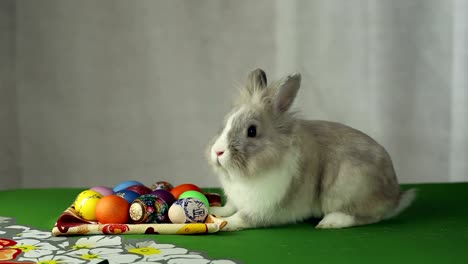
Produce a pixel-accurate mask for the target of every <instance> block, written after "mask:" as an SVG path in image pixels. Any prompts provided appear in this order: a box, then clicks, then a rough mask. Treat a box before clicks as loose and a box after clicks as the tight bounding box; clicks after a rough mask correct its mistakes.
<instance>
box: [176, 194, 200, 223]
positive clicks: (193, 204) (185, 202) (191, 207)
mask: <svg viewBox="0 0 468 264" xmlns="http://www.w3.org/2000/svg"><path fill="white" fill-rule="evenodd" d="M168 215H169V220H170V221H171V222H172V223H174V224H183V223H203V222H205V219H206V217H207V216H208V208H207V207H206V205H205V204H204V203H203V202H202V201H200V200H198V199H196V198H184V199H180V200H177V201H176V202H175V203H173V204H172V206H171V207H170V208H169V213H168Z"/></svg>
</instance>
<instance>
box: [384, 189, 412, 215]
mask: <svg viewBox="0 0 468 264" xmlns="http://www.w3.org/2000/svg"><path fill="white" fill-rule="evenodd" d="M415 198H416V189H410V190H407V191H404V192H402V193H401V194H400V199H399V202H398V206H397V207H396V208H395V209H394V210H393V211H391V212H390V213H389V214H387V215H386V216H385V217H384V219H389V218H392V217H395V216H397V215H399V214H400V213H401V212H403V211H404V210H405V209H406V208H408V207H409V206H410V205H411V203H412V202H413V201H414V199H415Z"/></svg>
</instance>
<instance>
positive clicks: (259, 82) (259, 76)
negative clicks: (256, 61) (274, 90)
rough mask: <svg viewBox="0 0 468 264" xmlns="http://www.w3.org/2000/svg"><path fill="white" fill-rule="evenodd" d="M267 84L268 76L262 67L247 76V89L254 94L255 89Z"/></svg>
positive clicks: (262, 87)
mask: <svg viewBox="0 0 468 264" xmlns="http://www.w3.org/2000/svg"><path fill="white" fill-rule="evenodd" d="M266 86H267V77H266V74H265V71H263V70H262V69H255V70H253V71H252V72H251V73H249V76H248V77H247V85H246V88H247V91H248V92H249V93H250V94H251V95H252V94H253V93H254V92H255V91H258V90H262V89H264V88H265V87H266Z"/></svg>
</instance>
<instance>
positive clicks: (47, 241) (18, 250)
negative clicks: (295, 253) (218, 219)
mask: <svg viewBox="0 0 468 264" xmlns="http://www.w3.org/2000/svg"><path fill="white" fill-rule="evenodd" d="M0 263H36V264H58V263H95V264H100V263H167V264H176V263H180V264H183V263H186V264H234V263H236V262H234V261H232V260H226V259H222V260H211V259H208V258H206V257H205V256H203V255H202V254H200V253H197V252H191V251H189V250H188V249H185V248H180V247H177V246H175V245H172V244H159V243H157V242H155V241H154V240H146V241H145V240H124V239H123V238H122V237H121V236H115V235H94V236H74V237H56V236H53V235H52V233H51V232H46V231H41V230H36V229H32V228H30V227H27V226H21V225H16V224H15V223H14V220H13V219H11V218H5V217H0Z"/></svg>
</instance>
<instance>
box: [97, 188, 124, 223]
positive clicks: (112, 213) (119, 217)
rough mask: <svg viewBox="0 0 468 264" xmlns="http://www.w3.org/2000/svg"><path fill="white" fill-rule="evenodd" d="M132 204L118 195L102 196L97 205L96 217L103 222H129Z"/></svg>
mask: <svg viewBox="0 0 468 264" xmlns="http://www.w3.org/2000/svg"><path fill="white" fill-rule="evenodd" d="M128 209H130V204H129V203H128V202H127V200H125V199H124V198H122V197H120V196H118V195H108V196H104V197H102V198H101V199H100V200H99V202H98V203H97V205H96V219H97V221H98V222H99V223H101V224H125V223H128V222H129V215H128Z"/></svg>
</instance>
